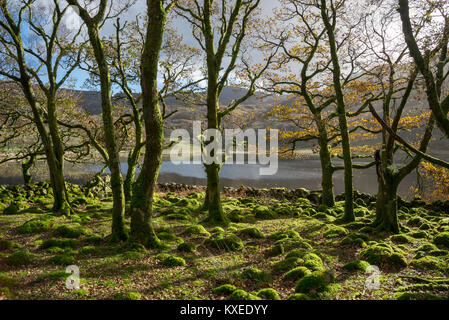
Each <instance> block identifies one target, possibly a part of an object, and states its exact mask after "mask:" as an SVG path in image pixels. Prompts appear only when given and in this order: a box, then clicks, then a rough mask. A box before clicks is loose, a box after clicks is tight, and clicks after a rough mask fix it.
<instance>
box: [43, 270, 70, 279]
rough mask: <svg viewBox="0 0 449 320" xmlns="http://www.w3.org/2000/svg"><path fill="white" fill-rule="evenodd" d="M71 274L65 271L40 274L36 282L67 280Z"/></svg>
mask: <svg viewBox="0 0 449 320" xmlns="http://www.w3.org/2000/svg"><path fill="white" fill-rule="evenodd" d="M68 276H69V274H68V273H67V272H65V270H55V271H51V272H49V273H43V274H40V275H39V276H38V277H37V279H36V281H44V280H59V279H64V278H67V277H68Z"/></svg>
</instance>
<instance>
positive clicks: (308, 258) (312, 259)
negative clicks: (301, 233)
mask: <svg viewBox="0 0 449 320" xmlns="http://www.w3.org/2000/svg"><path fill="white" fill-rule="evenodd" d="M303 259H304V263H303V265H304V267H306V268H308V269H310V270H312V271H324V264H323V260H321V258H320V257H319V256H317V255H316V254H315V253H307V254H306V255H304V257H303Z"/></svg>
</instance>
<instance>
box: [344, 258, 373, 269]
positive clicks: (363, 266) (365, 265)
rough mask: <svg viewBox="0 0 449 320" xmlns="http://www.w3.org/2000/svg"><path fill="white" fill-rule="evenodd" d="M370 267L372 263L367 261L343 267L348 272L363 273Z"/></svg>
mask: <svg viewBox="0 0 449 320" xmlns="http://www.w3.org/2000/svg"><path fill="white" fill-rule="evenodd" d="M369 266H370V263H369V262H367V261H365V260H355V261H351V262H348V263H347V264H345V265H344V266H343V269H345V270H348V271H363V272H365V271H366V269H367V268H368V267H369Z"/></svg>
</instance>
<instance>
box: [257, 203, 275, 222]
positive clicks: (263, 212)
mask: <svg viewBox="0 0 449 320" xmlns="http://www.w3.org/2000/svg"><path fill="white" fill-rule="evenodd" d="M252 213H253V214H254V216H255V217H256V218H258V219H266V220H269V219H276V218H277V214H276V212H274V211H273V210H271V209H270V208H268V207H267V206H256V207H254V209H253V212H252Z"/></svg>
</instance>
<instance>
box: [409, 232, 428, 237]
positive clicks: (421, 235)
mask: <svg viewBox="0 0 449 320" xmlns="http://www.w3.org/2000/svg"><path fill="white" fill-rule="evenodd" d="M409 235H410V237H412V238H415V239H426V238H428V237H429V235H428V234H427V232H425V231H415V232H410V233H409Z"/></svg>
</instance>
